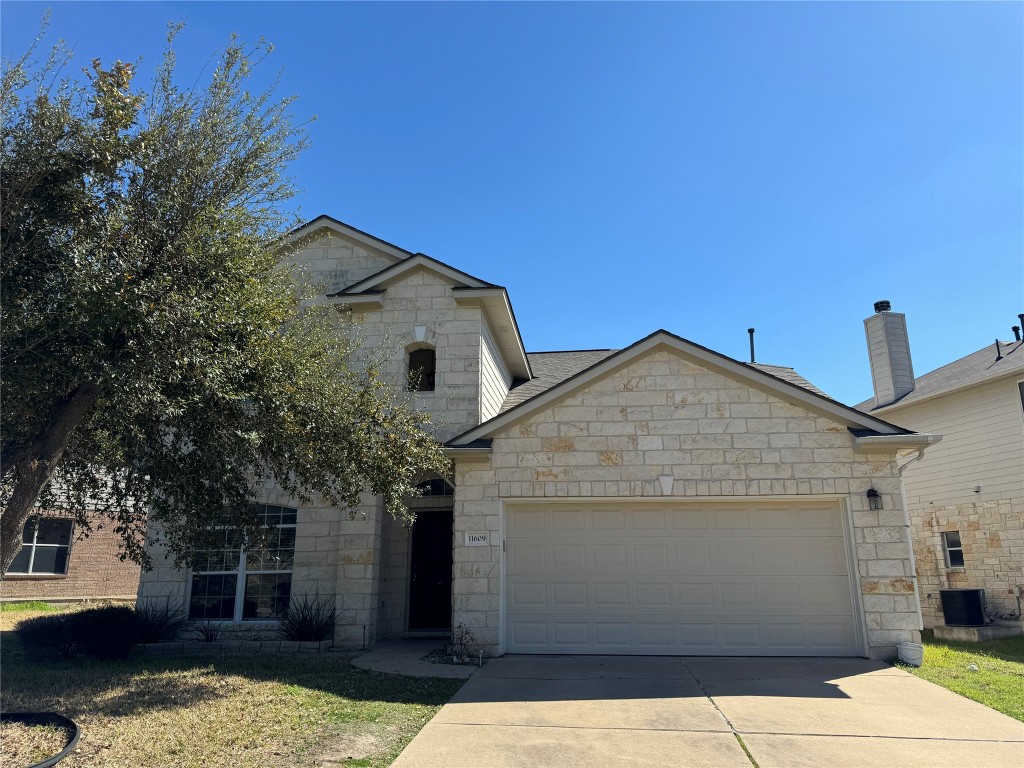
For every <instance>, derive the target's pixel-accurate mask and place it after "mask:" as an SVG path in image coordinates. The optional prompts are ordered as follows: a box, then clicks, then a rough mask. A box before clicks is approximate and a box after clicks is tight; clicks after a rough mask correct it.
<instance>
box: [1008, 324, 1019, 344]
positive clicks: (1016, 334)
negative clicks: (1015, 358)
mask: <svg viewBox="0 0 1024 768" xmlns="http://www.w3.org/2000/svg"><path fill="white" fill-rule="evenodd" d="M1010 330H1011V331H1013V340H1014V341H1020V326H1019V325H1015V326H1013V327H1012V328H1011V329H1010Z"/></svg>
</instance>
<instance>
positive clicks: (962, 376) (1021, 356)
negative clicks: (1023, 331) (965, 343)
mask: <svg viewBox="0 0 1024 768" xmlns="http://www.w3.org/2000/svg"><path fill="white" fill-rule="evenodd" d="M999 346H1000V348H1001V352H1002V359H1000V360H996V345H995V344H994V343H993V344H989V345H988V346H987V347H982V348H981V349H979V350H978V351H977V352H972V353H971V354H969V355H967V356H966V357H961V358H960V359H959V360H954V361H953V362H952V363H949V364H948V365H944V366H942V367H941V368H936V369H935V370H934V371H932V372H931V373H926V374H925V375H924V376H919V377H918V378H916V379H914V388H913V389H912V390H911V391H910V392H908V393H907V394H906V395H904V396H903V397H901V398H900V399H899V400H897V401H895V402H893V403H888V404H887V405H883V406H882V407H880V408H876V407H875V398H873V397H871V398H868V399H867V400H865V401H864V402H863V403H860V404H859V405H857V406H855V407H856V408H857V409H859V410H861V411H864V412H865V413H870V412H881V411H887V410H889V409H891V408H897V407H900V406H904V405H909V404H911V403H917V402H920V401H921V400H927V399H929V398H932V397H938V396H939V395H945V394H947V393H950V392H955V391H956V390H959V389H965V388H967V387H972V386H975V385H977V384H983V383H985V382H987V381H993V380H995V379H998V378H1001V377H1003V376H1009V375H1011V374H1014V373H1017V374H1024V350H1022V349H1021V347H1022V346H1024V342H1021V341H1001V342H999Z"/></svg>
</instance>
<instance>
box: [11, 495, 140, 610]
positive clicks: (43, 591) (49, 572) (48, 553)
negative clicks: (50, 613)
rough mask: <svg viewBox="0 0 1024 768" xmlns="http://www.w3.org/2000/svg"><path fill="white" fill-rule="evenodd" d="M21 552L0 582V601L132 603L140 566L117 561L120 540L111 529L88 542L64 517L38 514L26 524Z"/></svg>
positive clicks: (93, 535)
mask: <svg viewBox="0 0 1024 768" xmlns="http://www.w3.org/2000/svg"><path fill="white" fill-rule="evenodd" d="M22 541H23V545H22V548H21V552H19V553H18V556H17V557H16V558H15V559H14V562H13V563H12V564H11V567H10V569H9V570H8V572H7V573H6V574H4V577H3V580H2V582H0V602H19V601H24V600H47V601H50V602H73V601H80V600H131V599H133V598H134V597H135V595H136V592H137V591H138V587H139V566H137V565H136V564H135V563H132V562H131V561H127V560H126V561H122V560H121V559H120V558H119V557H118V553H119V551H120V542H121V539H120V537H119V536H118V535H117V534H115V533H114V532H113V531H112V530H111V526H110V525H106V526H103V527H100V526H95V527H94V528H93V530H92V532H91V533H90V534H89V536H88V537H84V536H82V535H81V532H80V531H79V530H78V529H77V526H76V525H75V521H74V520H73V519H72V518H71V517H68V516H66V515H58V514H42V513H41V514H38V515H33V516H32V517H30V518H29V520H28V522H27V523H25V528H24V532H23V538H22Z"/></svg>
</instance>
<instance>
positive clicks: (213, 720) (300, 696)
mask: <svg viewBox="0 0 1024 768" xmlns="http://www.w3.org/2000/svg"><path fill="white" fill-rule="evenodd" d="M32 615H35V614H30V613H20V614H7V615H6V616H3V617H0V626H2V627H3V629H7V630H9V629H10V628H11V625H12V624H14V623H15V622H17V621H20V620H23V619H26V618H29V617H30V616H32ZM3 625H6V626H3ZM12 634H14V633H11V632H10V631H7V632H5V633H4V637H3V673H4V675H3V690H2V694H0V699H2V707H3V709H4V710H12V711H13V710H22V711H27V710H32V711H54V712H60V713H62V714H65V715H68V716H69V717H71V718H72V719H74V720H75V721H76V722H78V724H79V726H80V727H81V731H82V736H81V740H80V741H79V744H78V748H77V749H76V750H75V752H74V754H73V755H72V756H71V757H69V758H68V759H67V760H66V761H64V762H62V763H61V768H84V767H85V766H89V767H90V768H92V767H94V766H95V767H99V766H111V768H113V767H114V766H118V767H120V766H124V765H133V766H139V767H140V768H146V767H147V766H152V767H153V768H157V767H159V768H165V767H167V766H174V768H193V767H194V768H205V767H206V766H211V767H212V766H232V768H234V767H235V766H237V767H238V768H262V767H263V766H267V767H269V766H275V767H276V766H328V765H330V766H342V765H352V766H384V765H388V764H390V763H391V761H392V760H393V759H394V758H395V757H396V756H397V755H398V753H399V752H400V751H401V750H402V749H403V748H404V747H405V745H406V744H407V743H408V742H409V740H410V739H411V738H412V737H413V736H414V735H415V734H416V733H417V732H418V731H419V729H420V728H422V727H423V725H424V724H425V723H426V722H427V721H428V720H429V719H430V718H431V717H433V715H434V713H435V712H436V711H437V709H438V708H439V707H440V706H441V705H442V704H444V703H445V702H446V701H447V700H448V699H449V698H451V696H452V694H454V693H455V691H456V690H457V689H458V687H459V686H460V685H461V681H451V680H438V679H430V678H428V679H424V678H406V677H399V676H396V675H383V674H379V673H374V672H367V671H365V670H361V669H357V668H355V667H352V666H351V664H349V662H348V657H346V656H344V655H342V654H334V653H332V654H327V655H322V656H314V655H310V656H281V657H261V656H225V657H216V658H210V657H198V658H173V657H160V656H155V657H147V656H136V657H133V658H130V659H127V660H125V661H120V662H100V661H91V660H79V659H76V660H73V661H46V662H43V661H38V660H35V659H33V658H32V654H28V653H26V651H25V650H24V649H22V648H20V647H19V645H18V643H17V642H16V638H15V641H14V642H12V641H11V640H12Z"/></svg>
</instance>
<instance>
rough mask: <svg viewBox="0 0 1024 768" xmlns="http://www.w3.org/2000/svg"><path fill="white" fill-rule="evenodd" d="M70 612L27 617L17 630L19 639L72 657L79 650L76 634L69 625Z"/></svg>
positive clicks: (59, 654) (66, 656) (42, 648)
mask: <svg viewBox="0 0 1024 768" xmlns="http://www.w3.org/2000/svg"><path fill="white" fill-rule="evenodd" d="M71 615H72V614H70V613H58V614H55V615H53V616H36V617H35V618H33V619H26V620H25V621H23V622H21V623H20V624H19V625H18V628H17V630H16V632H17V636H18V639H19V640H21V642H22V643H24V644H25V645H26V646H29V647H32V648H35V649H36V650H41V651H49V652H51V653H55V654H57V655H58V656H63V657H65V658H70V657H71V656H74V655H75V653H76V652H77V650H78V646H77V643H76V642H75V636H74V634H73V633H72V632H71V629H70V628H69V627H68V619H69V618H70V617H71Z"/></svg>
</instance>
